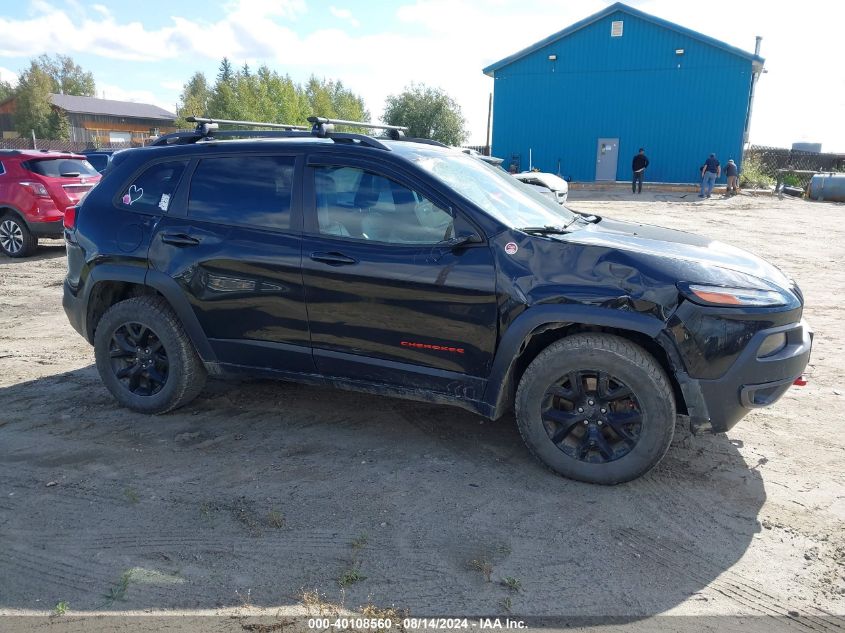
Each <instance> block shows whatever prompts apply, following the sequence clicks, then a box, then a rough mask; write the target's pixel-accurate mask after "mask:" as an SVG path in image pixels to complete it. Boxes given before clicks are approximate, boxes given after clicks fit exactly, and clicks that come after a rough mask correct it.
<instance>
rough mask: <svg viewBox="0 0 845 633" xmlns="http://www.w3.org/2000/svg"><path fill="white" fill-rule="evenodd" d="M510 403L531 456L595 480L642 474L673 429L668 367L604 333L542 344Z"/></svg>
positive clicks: (572, 475)
mask: <svg viewBox="0 0 845 633" xmlns="http://www.w3.org/2000/svg"><path fill="white" fill-rule="evenodd" d="M515 408H516V421H517V426H518V427H519V432H520V434H521V435H522V439H523V440H524V441H525V443H526V445H527V446H528V448H529V449H530V450H531V452H532V453H533V454H534V456H535V457H537V458H538V459H539V460H540V461H541V462H542V463H543V464H545V465H546V466H547V467H548V468H550V469H551V470H553V471H554V472H556V473H558V474H560V475H563V476H564V477H568V478H570V479H577V480H578V481H586V482H589V483H595V484H606V485H610V484H618V483H622V482H625V481H630V480H632V479H635V478H637V477H639V476H640V475H642V474H644V473H646V472H648V471H649V470H650V469H651V468H653V467H654V466H655V465H656V464H657V463H658V462H659V461H660V460H661V459H662V458H663V455H664V454H665V453H666V450H667V449H668V448H669V445H670V444H671V443H672V435H673V434H674V431H675V417H676V410H675V397H674V392H673V391H672V387H671V385H670V383H669V379H668V378H667V376H666V373H665V372H664V371H663V369H662V368H661V367H660V365H659V364H658V363H657V361H656V360H655V359H654V358H653V357H652V356H651V355H650V354H649V353H648V352H646V351H645V350H644V349H643V348H642V347H640V346H639V345H636V344H634V343H632V342H631V341H628V340H627V339H624V338H622V337H619V336H613V335H610V334H576V335H573V336H570V337H567V338H565V339H562V340H560V341H558V342H556V343H553V344H552V345H550V346H549V347H547V348H546V349H545V350H543V351H542V352H541V353H540V354H539V355H538V356H537V358H535V359H534V361H533V362H532V363H531V364H530V365H529V366H528V368H527V369H526V370H525V373H524V374H523V375H522V379H521V380H520V381H519V388H518V389H517V392H516V406H515ZM585 420H586V421H587V423H586V424H585V423H584V421H585Z"/></svg>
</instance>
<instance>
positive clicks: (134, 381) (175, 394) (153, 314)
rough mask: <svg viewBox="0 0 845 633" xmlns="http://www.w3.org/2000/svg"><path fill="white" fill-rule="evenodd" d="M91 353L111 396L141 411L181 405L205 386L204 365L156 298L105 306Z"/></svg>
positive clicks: (178, 323)
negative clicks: (105, 309) (106, 309)
mask: <svg viewBox="0 0 845 633" xmlns="http://www.w3.org/2000/svg"><path fill="white" fill-rule="evenodd" d="M94 355H95V357H96V360H97V370H98V371H99V373H100V378H101V379H102V380H103V383H105V385H106V387H108V390H109V391H110V392H111V393H112V395H113V396H114V397H115V398H116V399H117V401H118V402H120V403H121V404H122V405H123V406H125V407H128V408H129V409H133V410H135V411H139V412H141V413H166V412H168V411H171V410H173V409H176V408H178V407H181V406H183V405H185V404H187V403H188V402H190V401H191V400H193V399H194V398H195V397H196V396H197V395H199V393H200V392H201V391H202V388H203V387H204V386H205V380H206V371H205V367H204V366H203V364H202V361H201V360H200V358H199V357H198V356H197V353H196V350H194V346H193V344H192V343H191V340H190V338H189V337H188V335H187V334H186V333H185V330H184V328H183V327H182V325H181V323H180V322H179V320H178V318H177V317H176V315H175V314H174V312H173V310H172V309H171V308H170V306H169V305H168V304H167V302H166V301H165V300H164V299H162V298H161V297H135V298H133V299H127V300H125V301H121V302H120V303H116V304H115V305H113V306H112V307H111V308H109V309H108V311H106V313H105V314H104V315H103V318H102V319H100V322H99V323H98V324H97V330H96V332H95V333H94Z"/></svg>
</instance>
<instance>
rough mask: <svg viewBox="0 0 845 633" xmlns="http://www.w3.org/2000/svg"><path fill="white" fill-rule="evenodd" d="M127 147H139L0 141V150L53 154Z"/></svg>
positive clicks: (46, 141)
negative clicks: (30, 150) (36, 150)
mask: <svg viewBox="0 0 845 633" xmlns="http://www.w3.org/2000/svg"><path fill="white" fill-rule="evenodd" d="M127 147H140V146H139V145H134V144H133V145H126V144H121V145H100V146H99V147H96V148H95V146H94V144H93V143H90V142H87V141H55V140H50V139H46V138H37V139H35V147H33V143H32V138H29V137H25V136H21V137H18V138H4V139H0V149H45V150H50V151H54V152H73V153H79V152H81V151H82V150H85V149H126V148H127Z"/></svg>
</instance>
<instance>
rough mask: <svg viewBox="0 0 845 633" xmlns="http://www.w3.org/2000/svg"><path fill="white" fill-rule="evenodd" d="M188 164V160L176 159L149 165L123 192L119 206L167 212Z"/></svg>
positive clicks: (134, 209) (133, 209)
mask: <svg viewBox="0 0 845 633" xmlns="http://www.w3.org/2000/svg"><path fill="white" fill-rule="evenodd" d="M187 164H188V161H187V160H175V161H168V162H166V163H157V164H155V165H152V166H151V167H148V168H147V169H146V170H144V171H143V172H142V173H141V175H140V176H138V177H137V178H136V179H135V180H133V181H132V183H131V184H130V185H129V186H127V187H125V188H124V190H123V191H122V192H121V194H120V199H119V200H118V204H119V206H122V207H124V208H126V209H131V210H132V211H152V212H154V213H166V212H167V210H168V209H169V208H170V203H171V201H172V199H173V195H174V194H175V193H176V187H178V186H179V179H180V178H181V177H182V174H183V173H184V172H185V167H186V166H187Z"/></svg>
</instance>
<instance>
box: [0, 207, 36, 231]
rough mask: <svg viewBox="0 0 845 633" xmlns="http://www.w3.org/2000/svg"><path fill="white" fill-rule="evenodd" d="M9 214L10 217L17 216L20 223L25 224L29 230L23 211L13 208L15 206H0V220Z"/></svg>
mask: <svg viewBox="0 0 845 633" xmlns="http://www.w3.org/2000/svg"><path fill="white" fill-rule="evenodd" d="M9 213H11V214H12V215H15V216H17V217H18V219H19V220H20V221H21V222H23V223H24V224H26V228H29V222H28V221H27V219H26V215H25V214H24V212H23V211H21V210H20V209H18V208H17V207H15V206H13V205H11V204H2V205H0V218H2V217H4V216H6V215H8V214H9Z"/></svg>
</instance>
